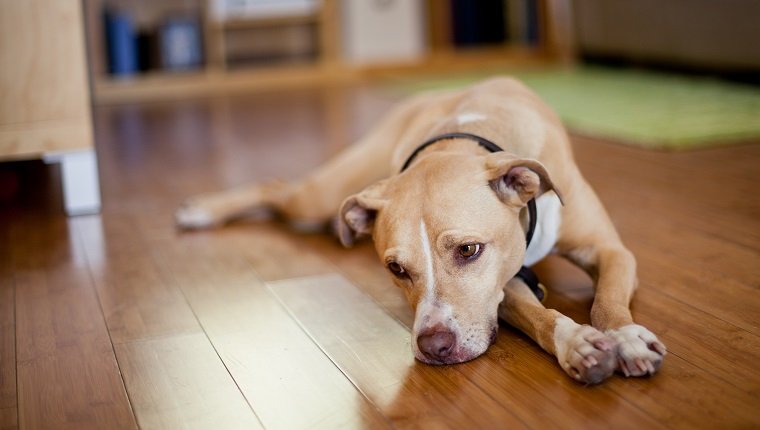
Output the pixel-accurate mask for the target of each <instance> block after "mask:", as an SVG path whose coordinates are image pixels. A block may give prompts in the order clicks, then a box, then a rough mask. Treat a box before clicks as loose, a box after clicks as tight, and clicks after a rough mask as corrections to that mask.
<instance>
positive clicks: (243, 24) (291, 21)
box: [210, 14, 320, 30]
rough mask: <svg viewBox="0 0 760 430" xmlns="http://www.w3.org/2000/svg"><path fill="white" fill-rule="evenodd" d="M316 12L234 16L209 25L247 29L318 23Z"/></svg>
mask: <svg viewBox="0 0 760 430" xmlns="http://www.w3.org/2000/svg"><path fill="white" fill-rule="evenodd" d="M319 21H320V16H319V15H318V14H310V15H296V16H282V17H267V18H235V19H228V20H224V21H212V22H211V23H210V25H211V26H213V27H216V28H221V29H224V30H249V29H256V28H263V27H280V26H296V25H310V24H318V23H319Z"/></svg>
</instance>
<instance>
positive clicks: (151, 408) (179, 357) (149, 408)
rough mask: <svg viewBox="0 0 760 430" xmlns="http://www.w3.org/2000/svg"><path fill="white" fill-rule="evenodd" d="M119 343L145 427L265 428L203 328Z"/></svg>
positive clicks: (139, 418) (132, 397) (119, 354)
mask: <svg viewBox="0 0 760 430" xmlns="http://www.w3.org/2000/svg"><path fill="white" fill-rule="evenodd" d="M115 349H116V356H117V357H118V359H119V364H120V365H121V370H122V372H123V374H124V380H125V381H126V382H127V388H128V390H129V395H130V396H129V398H130V400H131V401H132V406H133V407H134V409H135V414H136V415H137V423H138V424H139V425H140V428H144V429H171V428H183V429H208V428H225V429H237V428H239V429H244V428H246V429H247V428H263V427H262V426H261V424H260V423H259V421H258V419H257V418H256V416H255V415H254V413H253V411H251V409H250V407H249V406H248V404H247V403H246V400H245V398H244V397H243V396H242V395H241V393H240V391H238V389H237V386H236V385H235V381H233V380H232V378H231V377H230V375H229V374H228V373H227V371H226V369H225V368H224V366H223V365H221V362H220V361H219V357H218V356H217V355H216V352H215V351H214V348H213V347H212V346H211V344H210V343H209V341H208V339H207V338H206V336H205V335H204V334H203V333H198V334H187V335H178V336H172V337H167V338H160V339H151V340H146V341H134V342H127V343H122V344H117V345H115Z"/></svg>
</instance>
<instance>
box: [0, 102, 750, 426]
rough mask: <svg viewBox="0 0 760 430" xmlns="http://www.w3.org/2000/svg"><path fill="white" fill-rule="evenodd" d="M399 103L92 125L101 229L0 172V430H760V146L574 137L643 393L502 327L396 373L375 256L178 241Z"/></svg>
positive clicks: (581, 290)
mask: <svg viewBox="0 0 760 430" xmlns="http://www.w3.org/2000/svg"><path fill="white" fill-rule="evenodd" d="M394 101H395V96H393V95H391V94H390V93H387V92H385V91H383V90H382V89H379V88H371V87H362V88H328V89H324V90H302V91H298V92H281V93H271V94H256V95H249V96H239V97H232V98H215V99H203V100H194V101H186V102H172V103H154V104H143V105H121V106H111V107H98V108H96V109H95V123H96V136H97V145H98V157H99V162H100V174H101V179H102V184H101V187H102V191H103V199H104V206H103V213H102V215H100V216H88V217H78V218H69V219H67V218H65V217H64V216H63V215H62V211H61V210H60V209H59V208H60V200H61V197H60V192H59V191H58V188H57V187H58V179H59V178H58V176H59V172H58V171H57V169H56V168H54V167H47V166H41V165H38V164H35V163H12V164H5V165H2V164H0V184H2V187H0V209H2V212H0V429H11V428H17V427H18V428H24V429H27V428H35V429H36V428H42V429H51V428H55V429H59V428H71V429H84V428H97V429H103V428H109V429H110V428H135V427H142V428H169V429H173V428H274V429H280V428H281V429H292V428H330V429H332V428H363V427H367V428H393V427H400V428H409V427H412V428H457V429H461V428H584V429H585V428H636V429H638V428H757V427H760V367H758V363H760V294H759V293H758V290H759V289H760V199H758V198H757V197H756V195H757V193H756V189H755V188H756V187H757V186H758V184H760V181H758V179H757V174H758V167H760V144H758V143H755V144H746V145H741V146H732V147H726V148H721V149H712V150H700V151H694V152H684V153H662V152H653V151H646V150H641V149H638V148H635V147H629V146H623V145H617V144H612V143H608V142H602V141H599V140H595V139H590V138H583V137H578V136H576V137H574V139H573V140H574V142H573V143H574V147H575V151H576V158H577V161H578V163H579V165H580V166H581V169H582V171H583V172H584V174H585V175H586V177H587V179H588V180H589V181H590V182H591V183H592V185H593V186H594V188H595V189H596V190H597V192H598V193H599V195H600V197H601V198H602V200H603V201H604V203H605V204H606V207H607V209H608V211H609V212H610V215H611V217H612V218H613V220H614V222H615V224H616V225H617V227H618V229H619V231H620V233H621V235H622V236H623V239H624V241H625V242H626V244H627V245H628V246H629V247H630V248H631V250H632V251H633V252H634V253H635V255H636V257H637V259H638V262H639V277H640V288H639V290H638V292H637V294H636V297H635V299H634V302H633V313H634V317H635V318H636V319H637V320H638V322H640V323H642V324H644V325H646V326H648V327H649V328H650V329H652V330H653V331H654V332H656V333H657V334H658V335H659V336H660V338H661V339H662V340H663V341H664V342H665V344H666V345H667V346H668V348H669V355H668V356H667V358H666V360H665V363H664V366H663V368H662V370H661V372H660V373H659V374H657V375H656V376H654V377H651V378H643V379H626V378H624V377H622V376H619V375H616V376H614V377H612V378H611V379H610V380H608V381H607V382H605V383H604V384H602V385H599V386H593V387H585V386H582V385H579V384H577V383H576V382H574V381H572V380H570V378H568V377H567V376H566V375H565V374H564V372H563V371H562V370H561V369H560V368H559V366H558V365H557V364H556V363H555V361H554V359H553V358H552V357H551V356H549V355H548V354H546V353H544V352H543V351H541V350H540V348H538V346H536V345H535V344H534V343H533V342H532V341H530V340H529V339H528V338H526V337H525V336H523V335H522V334H520V333H518V332H517V331H515V330H513V329H511V328H510V327H508V326H506V325H502V327H501V330H500V334H499V339H498V341H497V343H496V344H495V345H494V346H493V347H491V348H490V349H489V350H488V352H487V353H486V354H485V355H484V356H482V357H480V358H478V359H476V360H474V361H472V362H469V363H465V364H461V365H457V366H450V367H432V366H427V365H423V364H420V363H418V362H415V360H414V358H413V356H412V354H411V349H410V339H409V328H410V326H411V324H412V313H411V310H410V309H409V306H408V304H407V303H406V301H405V299H404V297H403V294H402V292H401V291H399V290H397V289H396V288H395V287H393V285H392V283H391V281H390V279H389V277H388V275H387V274H386V273H385V270H384V269H383V268H382V266H381V265H380V262H379V260H378V258H377V256H376V255H375V252H374V249H373V247H372V246H371V244H370V243H367V242H365V243H362V244H360V245H359V246H357V247H356V248H354V249H351V250H345V249H343V248H341V247H340V245H339V244H338V243H337V241H336V240H335V239H333V238H331V237H329V236H326V235H299V234H295V233H292V232H290V231H289V230H288V229H287V228H285V227H284V226H283V225H282V224H280V223H278V222H261V221H256V220H242V221H240V222H236V223H234V224H231V225H229V226H227V227H225V228H223V229H219V230H214V231H207V232H192V233H187V232H180V231H177V230H176V229H175V228H174V226H173V221H172V216H171V215H172V212H173V210H174V208H175V206H176V205H177V204H178V203H179V202H180V201H181V199H182V198H183V197H186V196H188V195H190V194H194V193H198V192H204V191H211V190H217V189H220V188H225V187H230V186H234V185H239V184H242V183H245V182H249V181H256V180H262V179H265V178H271V177H280V178H284V179H288V178H295V177H299V176H302V175H303V174H305V172H307V171H309V170H310V169H313V168H314V167H315V166H317V165H319V164H320V163H322V162H324V161H325V160H326V159H327V158H328V157H329V156H330V155H332V154H334V153H335V152H336V151H338V150H339V149H340V148H342V147H343V146H345V145H347V144H349V142H351V141H352V140H353V139H355V138H356V137H358V136H359V135H360V134H361V133H362V132H363V131H365V130H366V129H367V128H368V127H369V126H370V124H372V122H374V121H375V120H377V118H378V116H379V115H380V114H381V113H382V112H384V111H385V110H386V109H387V108H388V107H389V106H390V105H391V104H392V103H393V102H394ZM16 183H18V187H16V185H15V184H16ZM14 188H18V191H17V192H16V193H15V197H13V196H12V195H13V194H14V193H13V190H14ZM537 269H538V272H539V274H540V276H541V277H542V279H543V281H544V283H545V284H547V285H548V286H549V289H550V293H549V297H548V301H547V305H548V306H550V307H554V308H556V309H558V310H560V311H562V312H564V313H566V314H567V315H570V316H572V317H573V318H575V319H576V320H577V321H579V322H588V321H589V317H588V312H589V309H590V306H591V300H592V287H591V281H590V280H589V278H588V277H587V276H586V275H585V274H583V273H582V272H581V271H580V270H578V269H577V268H575V267H573V266H572V265H570V264H569V263H568V262H566V261H564V260H562V259H560V258H556V257H552V258H549V259H548V260H546V261H544V262H542V263H540V264H539V265H538V267H537Z"/></svg>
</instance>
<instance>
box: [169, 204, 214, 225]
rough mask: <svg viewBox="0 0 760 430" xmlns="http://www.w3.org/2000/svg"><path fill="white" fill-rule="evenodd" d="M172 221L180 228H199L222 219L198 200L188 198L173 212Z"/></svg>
mask: <svg viewBox="0 0 760 430" xmlns="http://www.w3.org/2000/svg"><path fill="white" fill-rule="evenodd" d="M174 221H175V222H176V223H177V226H179V227H181V228H186V229H201V228H211V227H214V226H217V225H219V224H221V223H222V221H223V220H221V219H220V218H219V217H218V216H217V215H215V214H214V211H213V209H212V208H211V207H209V206H208V205H204V204H203V203H202V202H201V201H200V200H198V199H189V200H187V201H185V202H184V203H182V205H181V206H180V207H179V208H177V210H176V211H175V212H174Z"/></svg>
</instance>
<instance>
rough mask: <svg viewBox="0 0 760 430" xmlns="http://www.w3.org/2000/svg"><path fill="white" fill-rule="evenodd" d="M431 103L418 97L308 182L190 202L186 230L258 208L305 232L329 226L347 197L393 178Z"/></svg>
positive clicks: (182, 214)
mask: <svg viewBox="0 0 760 430" xmlns="http://www.w3.org/2000/svg"><path fill="white" fill-rule="evenodd" d="M426 102H427V99H426V98H425V97H423V96H418V97H416V98H412V99H410V100H408V101H407V102H405V103H401V104H399V105H397V106H396V107H394V108H392V109H391V111H390V112H389V113H388V114H387V115H386V116H385V117H384V118H383V119H382V120H381V121H379V122H378V123H377V125H376V126H375V127H374V128H373V129H372V130H371V131H370V132H369V133H368V134H367V135H366V136H365V137H364V138H362V139H361V140H360V141H359V142H357V143H355V144H354V145H351V146H350V147H348V148H346V149H345V150H343V151H342V152H341V153H339V154H338V155H337V156H336V157H334V158H332V159H331V160H329V161H328V162H327V163H325V164H324V165H322V166H320V167H319V168H318V169H316V170H315V171H313V172H311V174H309V175H307V176H306V177H305V178H304V179H303V180H301V181H296V182H293V183H285V182H270V183H260V184H252V185H248V186H244V187H240V188H237V189H232V190H228V191H222V192H218V193H209V194H202V195H199V196H195V197H192V198H189V199H187V200H186V201H185V202H184V203H183V204H182V206H181V207H180V208H179V209H178V210H177V212H176V213H175V218H176V221H177V224H178V225H179V226H181V227H184V228H206V227H214V226H218V225H221V224H224V223H225V222H227V221H229V220H231V219H234V218H237V217H240V216H242V215H244V214H246V213H247V212H249V211H252V210H254V209H259V208H263V209H272V210H273V211H275V212H277V213H279V214H281V215H283V216H284V217H285V218H286V219H288V221H289V222H291V224H292V225H293V226H294V227H296V228H299V229H301V230H304V229H312V228H313V227H323V226H324V224H325V223H326V222H327V221H329V220H330V218H331V217H332V216H333V215H335V214H336V213H337V211H338V208H339V207H340V204H341V203H342V202H343V199H345V198H346V197H347V196H349V195H351V194H353V193H356V192H359V191H360V190H362V189H364V188H365V187H367V186H369V185H371V184H373V183H375V182H377V181H379V180H381V179H383V178H385V177H387V176H388V175H389V174H390V170H389V169H390V164H391V155H392V151H393V144H394V143H395V142H397V141H398V139H399V137H400V136H401V134H402V133H403V132H404V129H405V126H406V124H407V122H408V121H409V119H410V118H411V117H412V116H413V115H414V113H415V112H416V111H417V110H418V109H420V107H421V106H423V105H424V104H425V103H426Z"/></svg>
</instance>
